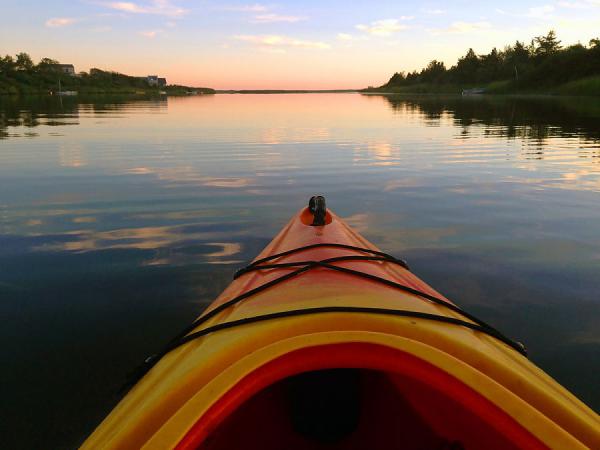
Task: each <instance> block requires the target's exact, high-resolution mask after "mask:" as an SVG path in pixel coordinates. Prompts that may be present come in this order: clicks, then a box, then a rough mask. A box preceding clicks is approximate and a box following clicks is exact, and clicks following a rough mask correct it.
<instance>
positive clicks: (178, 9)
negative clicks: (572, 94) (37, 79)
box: [0, 0, 600, 89]
mask: <svg viewBox="0 0 600 450" xmlns="http://www.w3.org/2000/svg"><path fill="white" fill-rule="evenodd" d="M0 12H1V13H0V54H1V55H4V54H15V53H17V52H20V51H25V52H27V53H29V54H30V55H31V56H32V58H33V59H34V61H37V60H39V59H40V58H42V57H49V58H53V59H57V60H59V61H60V62H62V63H72V64H74V65H75V69H76V70H77V71H88V70H89V69H90V68H92V67H98V68H101V69H105V70H115V71H118V72H122V73H126V74H129V75H149V74H157V75H159V76H164V77H166V78H167V81H168V82H169V83H173V84H174V83H177V84H184V85H191V86H207V87H213V88H217V89H335V88H346V89H353V88H362V87H366V86H378V85H381V84H383V83H385V82H386V81H387V80H388V79H389V77H390V76H391V75H392V74H393V73H394V72H397V71H411V70H414V69H420V68H422V67H423V66H425V65H426V64H427V63H428V62H429V61H430V60H432V59H437V60H441V61H444V62H445V63H446V65H447V66H451V65H453V64H454V63H455V62H456V60H457V59H458V58H459V57H460V56H462V55H464V54H465V53H466V51H467V50H468V49H469V48H470V47H472V48H473V49H474V50H475V51H476V52H478V53H487V52H489V51H490V50H491V49H492V48H493V47H498V48H503V47H504V46H505V45H507V44H511V43H514V41H515V40H517V39H518V40H521V41H525V42H529V41H531V39H532V38H533V37H534V36H539V35H542V34H546V33H547V32H548V31H549V30H550V29H554V30H555V31H556V32H557V34H558V37H559V39H561V40H562V42H563V44H575V43H578V42H581V43H583V44H587V43H588V42H589V40H590V39H591V38H594V37H598V36H600V0H560V1H558V0H556V1H551V0H549V1H544V0H540V1H528V0H520V1H515V0H505V1H503V2H498V1H495V2H491V1H485V0H483V1H480V2H477V3H475V2H472V1H433V0H423V1H412V0H411V1H399V0H392V1H369V2H366V1H365V2H359V1H355V2H351V1H350V2H349V1H347V0H346V1H338V0H332V1H329V0H320V1H316V0H314V1H313V0H310V1H302V2H300V1H291V0H282V1H276V2H269V1H265V2H251V1H250V2H244V1H243V0H242V1H234V0H232V1H227V0H225V1H221V2H219V1H193V0H131V1H129V0H126V1H111V0H107V1H104V0H53V1H51V2H48V1H33V0H0Z"/></svg>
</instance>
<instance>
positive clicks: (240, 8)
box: [218, 3, 269, 13]
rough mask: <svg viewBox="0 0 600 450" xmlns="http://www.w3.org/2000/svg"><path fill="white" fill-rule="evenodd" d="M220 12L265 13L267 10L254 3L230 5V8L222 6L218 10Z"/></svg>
mask: <svg viewBox="0 0 600 450" xmlns="http://www.w3.org/2000/svg"><path fill="white" fill-rule="evenodd" d="M218 9H220V10H221V11H232V12H254V13H257V12H265V11H267V10H268V9H269V8H267V7H266V6H264V5H261V4H260V3H255V4H253V5H230V6H223V7H220V8H218Z"/></svg>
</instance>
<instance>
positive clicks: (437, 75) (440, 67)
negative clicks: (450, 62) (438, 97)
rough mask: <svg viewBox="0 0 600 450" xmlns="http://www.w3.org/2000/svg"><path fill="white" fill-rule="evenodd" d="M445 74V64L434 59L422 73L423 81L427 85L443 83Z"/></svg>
mask: <svg viewBox="0 0 600 450" xmlns="http://www.w3.org/2000/svg"><path fill="white" fill-rule="evenodd" d="M445 74H446V66H445V65H444V63H443V62H441V61H438V60H436V59H434V60H433V61H431V62H430V63H429V64H428V65H427V67H426V68H425V69H423V70H422V71H421V79H422V80H423V81H425V82H426V83H439V82H441V81H443V77H444V75H445Z"/></svg>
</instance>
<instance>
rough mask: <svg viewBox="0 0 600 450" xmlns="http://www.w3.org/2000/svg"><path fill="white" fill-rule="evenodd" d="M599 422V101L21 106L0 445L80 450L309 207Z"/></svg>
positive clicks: (11, 116)
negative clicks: (337, 219)
mask: <svg viewBox="0 0 600 450" xmlns="http://www.w3.org/2000/svg"><path fill="white" fill-rule="evenodd" d="M314 193H324V194H325V195H326V196H327V199H328V205H329V206H330V207H331V208H332V209H334V210H335V211H336V212H337V213H338V214H340V215H341V216H343V217H345V218H347V220H348V221H349V222H350V223H351V224H352V225H353V226H354V227H356V228H357V229H358V230H359V231H360V232H362V233H363V234H364V235H365V236H366V237H367V238H368V239H370V240H372V241H373V242H375V243H376V244H377V245H378V246H380V247H381V248H382V249H383V250H385V251H387V252H390V253H392V254H395V255H397V256H400V257H403V258H406V259H407V260H408V261H409V263H410V264H411V266H412V268H413V270H414V271H415V272H416V273H417V274H419V275H420V276H421V277H422V278H424V279H425V280H426V281H428V282H429V283H430V284H432V285H433V286H435V287H436V288H437V289H438V290H440V291H441V292H442V293H444V294H446V295H447V296H449V297H450V298H452V299H453V300H455V301H456V302H457V303H459V304H460V305H461V306H463V307H465V308H466V309H468V310H469V311H471V312H474V313H475V314H477V315H479V316H480V317H481V318H482V319H484V320H486V321H489V322H490V323H492V324H494V325H496V326H497V327H498V328H499V329H501V330H503V331H504V332H505V333H506V334H508V335H509V336H512V337H514V338H516V339H518V340H520V341H523V342H524V343H526V345H527V347H528V348H529V351H530V354H531V358H532V359H533V361H535V362H536V363H537V364H539V365H540V366H541V367H542V368H544V369H545V370H547V371H548V372H549V373H550V374H551V375H552V376H554V377H555V378H557V379H558V380H559V381H560V382H561V383H563V384H564V385H565V386H567V387H568V388H569V389H570V390H572V391H573V392H574V393H576V394H577V395H578V396H579V397H580V398H581V399H582V400H584V401H585V402H586V403H588V404H589V405H590V406H592V407H593V408H595V409H596V410H598V409H600V389H599V386H598V383H597V378H596V376H597V374H598V373H600V313H599V311H600V309H599V307H600V298H599V294H598V293H599V292H600V276H599V273H600V207H599V206H598V204H599V200H600V101H598V99H593V100H584V99H569V98H562V99H552V98H528V99H525V98H486V97H482V98H459V97H441V98H437V97H417V98H410V97H397V98H386V97H380V96H361V95H359V94H332V95H325V94H315V95H310V94H309V95H263V96H260V95H217V96H206V97H192V98H169V99H168V100H167V99H166V98H165V99H138V100H132V99H118V98H103V99H87V100H86V99H84V98H80V99H62V103H61V100H60V99H53V98H47V99H21V100H17V99H8V98H4V99H0V315H1V317H2V327H1V328H0V339H1V341H2V342H3V351H2V352H1V361H0V364H1V367H2V370H1V371H0V381H1V383H0V385H1V389H2V391H3V392H2V402H1V406H0V408H2V411H1V415H2V418H1V421H0V427H1V428H2V437H1V441H2V442H3V445H6V446H7V448H19V447H22V448H57V447H59V448H60V447H65V448H69V447H72V446H74V445H76V444H77V443H78V442H80V440H81V439H82V438H83V437H84V436H85V435H86V434H87V433H89V432H90V431H91V430H92V429H93V427H94V426H95V425H96V424H97V423H98V422H99V421H100V420H101V418H102V417H103V416H104V415H105V414H106V413H107V411H108V410H109V409H110V408H111V407H112V406H113V404H114V403H115V402H116V401H117V399H118V397H117V395H116V391H117V389H118V387H119V386H120V385H121V383H122V382H123V381H124V379H125V376H126V374H127V373H128V372H129V371H130V370H131V369H132V368H133V367H135V366H136V365H137V364H138V363H139V362H140V361H141V360H143V359H144V357H145V356H147V355H148V354H151V353H152V352H154V351H155V350H157V349H158V348H159V347H160V346H161V345H162V344H163V343H164V342H165V341H166V340H167V339H168V338H170V337H171V336H172V335H173V334H175V333H176V332H177V331H178V330H179V329H181V328H182V327H183V326H184V325H186V324H187V323H189V322H190V321H191V320H192V319H193V318H194V317H195V316H196V315H197V314H198V313H199V312H200V311H201V310H202V309H203V307H204V306H205V305H206V304H207V303H208V302H209V301H210V300H211V299H212V298H214V297H215V296H216V295H217V294H218V293H219V292H220V291H221V290H222V289H223V288H224V286H226V285H227V284H228V283H229V281H230V279H231V275H232V273H233V271H234V269H235V268H237V267H240V266H241V265H243V263H244V262H247V261H248V260H250V259H251V258H252V257H253V256H255V255H256V253H257V252H258V251H259V250H260V249H261V248H262V247H263V246H264V245H266V244H267V243H268V241H270V239H271V238H272V237H273V236H274V234H275V233H276V232H277V231H278V230H279V229H280V228H281V227H282V226H283V225H284V224H285V222H286V221H287V220H288V219H289V217H290V216H291V215H292V214H293V213H294V212H296V211H297V210H298V209H299V208H300V207H302V206H303V205H304V204H305V203H306V201H307V199H308V198H309V196H310V195H312V194H314Z"/></svg>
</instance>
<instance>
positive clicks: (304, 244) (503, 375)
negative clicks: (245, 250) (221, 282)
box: [82, 196, 600, 450]
mask: <svg viewBox="0 0 600 450" xmlns="http://www.w3.org/2000/svg"><path fill="white" fill-rule="evenodd" d="M138 378H139V379H138V380H137V382H136V383H135V384H134V385H133V387H131V389H130V390H129V392H128V393H127V394H126V395H125V396H124V398H123V399H122V400H121V402H120V403H119V404H118V405H117V406H116V408H115V409H114V410H113V411H112V412H111V413H110V414H109V415H108V416H107V417H106V418H105V420H104V421H103V422H102V423H101V424H100V425H99V426H98V428H97V429H96V430H95V431H94V432H93V433H92V434H91V436H89V437H88V439H87V440H86V441H85V442H84V444H83V446H82V448H84V449H134V448H136V449H137V448H144V449H179V450H182V449H197V448H198V449H207V450H220V449H241V448H245V449H263V450H270V449H290V450H294V449H340V450H341V449H383V448H386V449H396V448H397V449H439V450H442V449H446V450H450V449H452V450H459V449H481V448H486V449H492V450H493V449H513V448H514V449H538V448H539V449H542V448H555V449H580V448H581V449H583V448H600V417H599V416H598V415H597V414H596V413H594V412H593V411H592V410H591V409H589V408H588V407H587V406H586V405H585V404H583V403H582V402H581V401H579V400H578V399H577V398H576V397H575V396H573V395H572V394H571V393H569V392H568V391H567V390H566V389H565V388H563V387H562V386H561V385H560V384H558V383H557V382H556V381H555V380H553V379H552V378H551V377H550V376H548V375H547V374H546V373H544V372H543V371H542V370H541V369H539V368H538V367H537V366H536V365H534V364H533V363H532V362H530V361H529V360H528V359H527V356H526V351H525V347H524V346H523V345H522V344H520V343H518V342H515V341H513V340H511V339H510V338H508V337H506V336H505V335H503V334H502V333H501V332H499V331H498V330H496V329H494V328H493V327H492V326H491V325H489V324H487V323H485V322H483V321H482V320H480V319H478V318H476V317H475V316H473V315H471V314H469V313H468V312H466V311H464V310H462V309H461V308H460V307H459V306H457V305H456V304H454V303H453V302H451V301H450V300H449V299H447V298H446V297H444V296H443V295H442V294H440V293H439V292H437V291H436V290H434V289H433V288H432V287H430V286H429V285H427V284H426V283H425V282H424V281H422V280H421V279H419V278H418V277H417V276H416V275H415V274H413V273H412V272H411V271H410V268H409V267H408V265H407V264H406V262H405V261H403V260H401V259H397V258H394V257H393V256H391V255H388V254H386V253H383V252H382V251H381V250H379V249H378V248H377V247H375V246H374V245H373V244H371V243H370V242H368V241H367V240H366V239H365V238H363V237H362V236H360V235H359V234H358V233H357V232H356V231H353V230H352V229H351V228H350V227H349V226H348V225H347V224H346V223H344V221H343V220H342V219H341V218H340V217H338V216H336V215H335V214H334V213H333V212H331V211H329V210H328V209H327V208H326V206H325V200H324V198H323V197H320V196H319V197H313V198H312V199H311V201H310V203H309V205H308V207H306V208H303V209H302V210H301V211H300V212H299V213H298V214H297V215H295V216H294V217H293V218H292V219H291V221H290V222H289V223H288V224H287V226H285V227H284V228H283V230H282V231H281V232H280V233H279V234H278V235H277V236H276V237H275V239H273V241H272V242H271V243H270V244H269V245H268V246H267V247H266V248H265V249H264V250H263V251H262V253H260V254H259V255H258V256H257V258H256V259H255V260H254V261H253V262H252V263H251V264H250V265H249V266H247V267H245V268H243V269H241V270H239V271H238V272H237V273H236V275H235V279H234V281H233V282H232V283H231V284H230V285H229V287H227V289H225V291H224V292H223V293H222V294H221V295H220V296H219V297H218V298H217V299H216V300H215V301H214V302H213V303H212V304H211V305H210V306H209V307H208V308H207V309H206V311H204V312H203V313H202V314H201V315H200V316H199V317H198V319H196V321H195V322H194V323H192V324H191V325H190V326H188V327H187V328H186V329H185V330H183V331H182V332H181V333H180V334H179V335H178V336H176V337H175V338H174V339H173V340H172V341H171V342H169V343H168V344H167V345H166V346H165V348H164V349H163V350H162V351H160V352H159V353H157V354H156V355H153V356H152V357H150V358H148V359H147V360H146V361H145V363H144V364H143V366H142V367H141V369H140V374H139V376H138Z"/></svg>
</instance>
